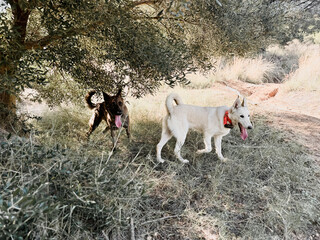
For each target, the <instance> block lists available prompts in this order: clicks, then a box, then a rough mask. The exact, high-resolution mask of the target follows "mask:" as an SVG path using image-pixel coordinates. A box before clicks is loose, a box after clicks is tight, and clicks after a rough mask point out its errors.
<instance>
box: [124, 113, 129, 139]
mask: <svg viewBox="0 0 320 240" xmlns="http://www.w3.org/2000/svg"><path fill="white" fill-rule="evenodd" d="M124 127H125V128H126V133H127V137H128V138H129V139H130V138H131V133H130V119H129V116H128V117H127V122H126V125H124Z"/></svg>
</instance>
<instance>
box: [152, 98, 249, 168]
mask: <svg viewBox="0 0 320 240" xmlns="http://www.w3.org/2000/svg"><path fill="white" fill-rule="evenodd" d="M173 100H174V101H175V102H176V104H177V105H176V106H173ZM166 108H167V112H168V115H167V116H166V117H165V118H164V119H163V123H162V134H161V139H160V142H159V143H158V145H157V159H158V161H159V162H161V163H162V162H164V160H163V159H162V158H161V150H162V147H163V146H164V145H165V144H166V143H167V142H168V141H169V139H170V138H171V137H172V136H174V137H175V138H176V139H177V142H176V146H175V148H174V153H175V155H176V156H177V158H178V159H179V160H180V161H181V162H182V163H188V162H189V161H188V160H186V159H184V158H182V157H181V154H180V152H181V147H182V146H183V144H184V142H185V139H186V136H187V133H188V130H189V128H193V129H196V130H199V131H201V132H203V135H204V144H205V148H204V149H201V150H198V151H197V153H207V152H211V150H212V147H211V138H212V136H213V137H214V144H215V147H216V153H217V155H218V157H219V159H220V160H222V161H224V160H226V159H225V158H224V157H223V156H222V153H221V140H222V137H223V136H225V135H227V134H228V133H229V132H230V129H231V128H233V127H234V126H236V125H237V124H238V126H239V128H240V132H241V138H242V139H243V140H245V139H246V138H247V137H248V133H247V129H252V128H253V127H252V124H251V121H250V115H249V110H248V108H247V101H246V99H245V98H243V102H242V103H241V101H240V98H239V96H238V98H237V99H236V101H235V102H234V104H233V105H232V107H231V108H230V107H227V106H221V107H199V106H192V105H186V104H183V102H182V100H181V98H180V97H179V96H178V94H176V93H172V94H170V95H169V96H168V97H167V99H166Z"/></svg>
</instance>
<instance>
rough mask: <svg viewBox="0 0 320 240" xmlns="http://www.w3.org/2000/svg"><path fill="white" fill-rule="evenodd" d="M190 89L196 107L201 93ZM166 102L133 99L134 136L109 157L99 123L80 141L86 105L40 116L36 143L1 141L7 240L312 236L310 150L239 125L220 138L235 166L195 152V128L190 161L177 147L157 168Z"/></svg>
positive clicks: (315, 181) (316, 194) (187, 149)
mask: <svg viewBox="0 0 320 240" xmlns="http://www.w3.org/2000/svg"><path fill="white" fill-rule="evenodd" d="M178 91H181V94H182V90H178ZM184 91H185V96H189V99H187V98H183V99H186V101H188V103H190V102H189V100H190V101H191V100H192V99H193V97H192V96H193V95H192V94H194V93H193V92H194V91H198V90H192V91H190V92H186V90H184ZM199 91H204V90H199ZM205 93H206V92H205V91H204V92H203V95H205ZM162 95H166V93H164V92H163V93H160V96H161V97H158V96H155V97H152V96H148V97H147V98H146V101H147V102H148V103H154V104H149V105H146V104H145V105H142V103H141V102H140V101H142V100H137V102H134V101H131V104H130V113H131V114H132V115H131V116H132V120H133V122H132V136H133V138H132V140H131V142H129V141H128V140H127V139H126V136H125V134H120V139H119V141H120V142H119V145H118V146H119V147H118V151H116V152H113V153H112V152H111V151H110V149H111V145H112V144H111V140H110V137H109V136H106V135H105V134H103V133H102V132H101V131H102V130H103V127H100V129H99V128H98V129H97V130H96V132H94V134H93V135H92V139H91V141H90V142H88V143H87V142H85V141H84V140H83V137H84V133H85V131H86V130H87V120H88V119H89V115H90V114H89V112H85V110H83V109H82V110H81V109H61V110H60V111H57V112H54V113H48V114H47V115H44V116H43V118H42V119H41V120H38V121H37V122H35V123H34V124H35V125H36V129H37V131H32V133H31V134H30V137H28V138H16V137H10V138H9V139H7V138H8V137H9V136H7V135H6V134H3V137H2V138H0V139H1V143H0V175H1V183H0V189H1V191H0V192H1V193H0V211H1V214H0V238H1V239H5V238H13V239H18V238H31V239H33V238H37V239H51V238H54V239H120V240H121V239H130V237H132V234H131V233H132V232H134V233H135V238H136V239H174V240H177V239H210V237H211V238H213V237H219V238H220V239H232V238H237V239H308V238H309V237H310V238H311V237H312V236H313V235H315V234H316V232H317V231H318V230H319V224H320V222H319V219H320V209H319V206H320V202H319V201H320V200H319V199H320V182H319V176H320V170H319V166H318V165H317V164H316V163H315V162H314V160H313V159H312V158H311V157H310V156H309V155H308V154H307V153H306V150H305V149H304V148H303V147H301V146H299V145H298V144H296V143H294V142H292V141H287V140H286V136H285V135H284V134H283V133H281V132H279V131H276V130H274V129H271V128H270V127H268V126H267V125H266V124H265V122H263V121H261V120H259V117H257V118H256V119H255V120H254V121H255V122H256V123H255V130H254V131H252V132H250V133H249V134H250V136H249V139H247V141H246V142H243V141H242V140H241V139H240V137H239V132H238V130H237V129H235V130H233V131H232V134H231V135H228V136H227V137H226V138H225V139H224V140H223V146H222V147H223V152H224V155H225V156H226V157H228V158H229V159H230V161H229V162H227V163H222V162H220V161H219V160H218V158H217V156H216V154H215V153H214V152H212V153H208V154H203V155H200V156H199V155H197V154H195V152H196V149H198V148H200V147H202V144H203V143H202V137H201V135H200V134H198V133H196V132H193V131H191V132H190V134H189V135H188V137H187V141H186V143H185V145H184V147H183V153H182V154H183V155H184V156H186V157H187V158H188V159H189V160H190V164H188V165H183V164H181V163H180V162H179V161H178V160H176V159H175V157H174V154H173V148H174V141H169V143H168V145H166V146H165V148H164V152H163V157H164V158H165V159H167V161H166V162H165V163H164V164H158V163H157V162H156V156H155V150H154V148H155V145H156V144H157V142H158V140H159V138H160V133H161V122H160V115H162V111H164V109H161V111H160V113H157V112H156V111H154V109H158V110H159V102H160V99H161V100H162V101H163V100H164V99H162ZM151 99H152V100H153V101H150V100H151ZM199 101H200V100H199ZM200 104H201V103H200ZM150 105H151V106H150ZM81 111H82V114H81ZM84 112H85V114H83V113H84ZM152 113H154V114H152Z"/></svg>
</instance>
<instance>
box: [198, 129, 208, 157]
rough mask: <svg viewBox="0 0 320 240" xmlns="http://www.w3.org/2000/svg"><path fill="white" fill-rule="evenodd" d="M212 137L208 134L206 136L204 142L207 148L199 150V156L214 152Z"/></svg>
mask: <svg viewBox="0 0 320 240" xmlns="http://www.w3.org/2000/svg"><path fill="white" fill-rule="evenodd" d="M211 137H212V136H210V135H207V134H205V135H204V139H203V141H204V146H205V147H204V149H199V150H198V151H197V153H198V154H201V153H208V152H211V150H212V146H211Z"/></svg>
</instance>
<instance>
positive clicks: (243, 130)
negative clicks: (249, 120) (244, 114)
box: [240, 125, 248, 140]
mask: <svg viewBox="0 0 320 240" xmlns="http://www.w3.org/2000/svg"><path fill="white" fill-rule="evenodd" d="M240 127H241V138H242V139H243V140H246V138H247V137H248V133H247V129H245V128H244V127H243V126H242V125H240Z"/></svg>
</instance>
